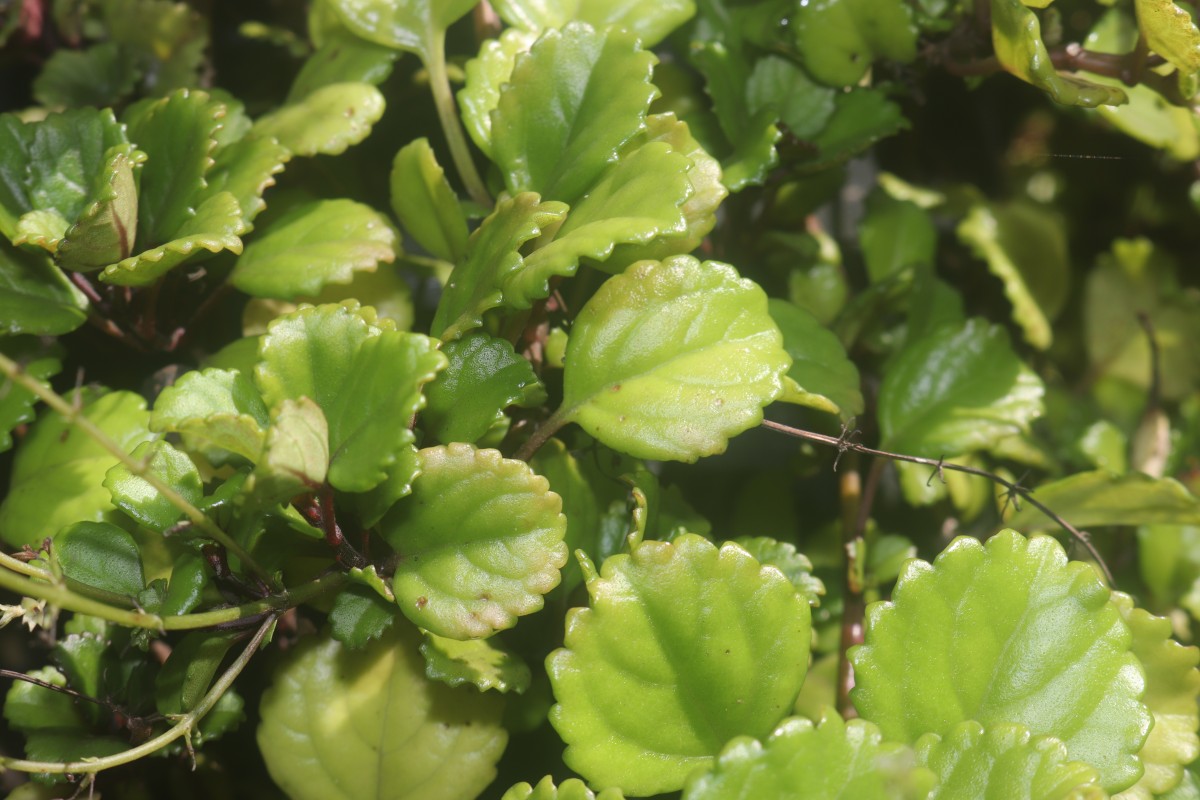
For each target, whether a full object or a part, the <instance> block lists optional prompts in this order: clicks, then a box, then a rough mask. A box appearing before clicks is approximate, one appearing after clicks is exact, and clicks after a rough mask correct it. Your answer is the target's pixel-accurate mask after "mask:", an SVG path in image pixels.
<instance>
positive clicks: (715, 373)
mask: <svg viewBox="0 0 1200 800" xmlns="http://www.w3.org/2000/svg"><path fill="white" fill-rule="evenodd" d="M781 345H782V336H781V335H780V333H779V329H778V328H777V327H776V325H775V323H774V322H773V321H772V320H771V317H770V315H769V314H768V313H767V303H766V295H764V294H763V292H762V290H761V289H759V288H758V287H757V286H756V285H755V284H754V283H752V282H750V281H748V280H745V279H743V278H741V277H739V276H738V274H737V272H736V271H734V269H733V268H732V267H730V266H728V265H727V264H720V263H718V262H715V261H706V262H704V263H701V262H699V261H697V260H696V259H695V258H692V257H690V256H677V257H675V258H671V259H668V260H666V261H663V262H652V261H647V262H642V263H640V264H638V265H636V266H634V267H631V268H630V269H629V270H628V271H627V272H625V273H624V274H622V275H618V276H616V277H614V278H610V279H609V280H608V281H607V282H606V283H605V284H604V285H603V286H602V287H601V288H600V290H599V291H598V292H597V293H596V294H595V295H594V296H593V297H592V299H591V300H589V301H588V303H587V305H586V306H584V308H583V309H582V310H581V311H580V312H579V316H578V317H577V318H576V320H575V327H574V330H573V331H572V333H571V339H570V341H569V343H568V345H567V355H566V371H565V374H564V378H563V380H564V388H563V406H562V409H561V410H560V411H559V413H560V414H562V415H563V416H564V417H565V418H566V419H568V420H571V421H574V422H577V423H578V424H579V425H581V426H582V427H583V428H584V429H585V430H587V431H588V433H590V434H592V435H593V436H595V437H596V438H597V439H599V440H600V441H602V442H604V443H605V444H608V445H609V446H612V447H614V448H616V449H618V450H621V451H623V452H626V453H629V454H630V455H634V456H637V457H641V458H656V459H673V460H677V461H695V460H696V459H697V458H700V457H701V456H706V455H711V454H713V453H720V452H723V451H724V449H725V446H726V443H727V441H728V439H729V438H730V437H731V436H735V435H737V434H738V433H741V432H742V431H744V430H746V429H747V428H749V427H751V426H753V425H756V424H758V423H759V422H760V421H761V420H762V407H763V406H764V405H766V404H767V403H769V402H771V401H772V400H774V399H775V398H776V397H778V396H779V394H780V392H781V390H782V377H783V373H784V371H785V370H786V369H787V367H788V363H789V361H790V358H789V357H788V355H787V353H786V352H785V351H784V350H783V348H782V346H781Z"/></svg>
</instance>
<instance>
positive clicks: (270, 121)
mask: <svg viewBox="0 0 1200 800" xmlns="http://www.w3.org/2000/svg"><path fill="white" fill-rule="evenodd" d="M383 107H384V101H383V95H382V94H381V93H380V91H379V90H378V89H376V88H375V87H374V86H372V85H371V84H369V83H334V84H330V85H329V86H322V87H321V88H320V89H317V90H316V91H314V92H312V93H311V94H309V95H307V96H305V97H304V98H303V99H301V100H299V101H297V102H295V103H292V104H291V105H286V106H283V107H282V108H280V109H279V110H277V111H272V112H271V113H269V114H267V115H266V116H264V117H261V118H260V119H259V120H258V121H257V122H255V123H254V127H253V128H252V129H251V133H252V134H253V135H255V136H263V137H274V138H275V139H277V140H279V143H280V144H281V145H283V146H284V147H286V148H287V149H288V150H290V151H292V153H294V154H295V155H298V156H315V155H318V154H321V155H330V156H336V155H339V154H341V153H344V152H346V150H347V149H348V148H349V147H350V146H351V145H356V144H358V143H359V142H361V141H362V140H363V139H365V138H367V135H368V134H370V132H371V127H372V126H373V125H374V124H375V123H376V122H378V121H379V118H380V117H382V116H383Z"/></svg>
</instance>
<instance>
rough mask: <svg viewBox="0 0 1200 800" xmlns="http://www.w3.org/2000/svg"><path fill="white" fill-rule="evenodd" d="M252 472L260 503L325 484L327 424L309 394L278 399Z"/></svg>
mask: <svg viewBox="0 0 1200 800" xmlns="http://www.w3.org/2000/svg"><path fill="white" fill-rule="evenodd" d="M255 460H256V461H257V462H258V463H257V465H256V466H255V468H254V472H253V474H252V475H251V480H252V481H253V483H252V484H251V485H250V486H249V488H250V489H252V490H253V491H254V492H255V494H256V496H257V498H258V500H259V504H260V505H263V506H266V505H273V504H275V503H280V502H286V501H288V500H290V499H291V498H292V497H294V496H296V495H297V494H300V493H301V492H311V491H313V490H315V489H317V488H319V487H320V486H321V485H322V484H323V483H325V475H326V472H327V470H328V467H329V426H328V424H327V422H326V420H325V415H324V414H322V413H321V408H320V406H318V405H317V404H316V403H314V402H313V401H312V400H311V399H309V398H308V397H301V398H300V399H299V400H292V399H290V398H287V399H284V400H282V401H280V402H279V404H278V405H276V406H275V408H274V409H273V413H272V415H271V427H270V428H268V429H267V438H266V442H265V444H264V446H263V451H262V454H261V455H260V456H259V457H258V458H257V459H255Z"/></svg>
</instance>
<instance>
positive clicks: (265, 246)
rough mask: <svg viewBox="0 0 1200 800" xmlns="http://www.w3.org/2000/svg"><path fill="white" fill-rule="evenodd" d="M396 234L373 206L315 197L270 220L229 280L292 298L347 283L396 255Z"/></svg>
mask: <svg viewBox="0 0 1200 800" xmlns="http://www.w3.org/2000/svg"><path fill="white" fill-rule="evenodd" d="M395 248H396V234H395V232H394V231H393V230H392V228H391V226H390V225H388V223H387V221H386V220H385V219H383V217H381V216H380V215H379V214H378V213H376V212H375V211H374V209H372V208H370V207H369V206H365V205H363V204H362V203H355V202H353V201H351V200H317V201H315V202H312V203H306V204H304V205H302V206H298V207H296V208H294V209H292V210H291V211H289V212H288V213H287V214H285V215H284V216H282V217H280V218H279V219H276V220H274V221H272V223H271V225H270V226H268V227H267V228H266V229H265V230H263V231H261V232H260V233H259V234H258V235H257V236H255V237H254V241H252V242H251V243H250V245H249V246H248V247H247V248H246V251H245V252H244V253H243V254H242V257H241V258H239V259H238V261H237V264H236V266H234V269H233V273H232V274H231V275H230V277H229V279H230V281H231V282H232V283H233V285H234V286H236V287H237V288H238V289H241V290H242V291H243V292H246V293H247V294H252V295H255V296H256V297H277V298H280V299H283V300H291V299H294V298H296V297H301V296H312V295H315V294H318V293H319V292H320V291H321V290H322V289H323V288H324V287H325V286H326V285H328V284H331V283H338V284H345V283H349V282H350V281H351V280H352V279H353V277H354V273H355V272H360V271H368V272H370V271H374V270H375V269H377V268H378V266H379V263H380V262H389V263H390V262H391V261H393V260H394V259H395V257H396V252H395Z"/></svg>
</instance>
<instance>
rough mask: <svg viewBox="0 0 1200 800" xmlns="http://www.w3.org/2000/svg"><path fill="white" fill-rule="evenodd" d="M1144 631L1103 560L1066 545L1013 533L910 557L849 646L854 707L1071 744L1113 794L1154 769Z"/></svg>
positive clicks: (940, 727) (889, 719) (927, 723)
mask: <svg viewBox="0 0 1200 800" xmlns="http://www.w3.org/2000/svg"><path fill="white" fill-rule="evenodd" d="M1132 646H1133V636H1132V634H1131V633H1130V630H1129V626H1128V625H1126V623H1125V622H1124V621H1123V620H1122V619H1121V615H1120V613H1119V611H1118V610H1117V608H1116V607H1115V606H1114V605H1113V604H1111V603H1110V602H1109V591H1108V589H1106V588H1105V587H1104V586H1103V584H1101V583H1100V581H1099V579H1098V578H1097V576H1096V573H1095V572H1094V571H1093V570H1092V568H1091V567H1089V566H1087V565H1086V564H1082V563H1078V562H1076V563H1069V562H1068V561H1067V557H1066V554H1065V553H1064V552H1063V549H1062V546H1061V545H1059V544H1058V542H1056V541H1055V540H1053V539H1051V538H1049V537H1045V536H1037V537H1034V538H1033V539H1028V540H1027V539H1026V538H1025V537H1023V536H1021V535H1020V534H1018V533H1016V532H1014V531H1003V532H1001V533H999V534H997V535H995V536H993V537H992V538H991V539H989V540H988V542H987V545H986V546H984V545H981V544H980V543H979V542H978V540H976V539H972V538H969V537H965V536H960V537H958V538H957V539H955V540H954V541H953V542H952V543H951V544H950V545H949V546H948V547H947V548H946V549H945V550H943V551H942V553H941V555H939V556H938V557H937V559H936V560H935V562H934V564H933V565H930V564H928V563H926V562H924V561H918V560H914V561H910V562H908V565H907V566H906V567H905V569H904V571H903V573H901V575H900V579H899V581H898V582H897V583H896V588H895V591H894V592H893V594H892V600H891V601H890V602H886V603H876V604H874V605H872V606H870V607H869V608H868V610H867V621H866V640H865V644H863V645H861V646H860V647H857V648H855V649H853V650H852V651H851V656H850V658H851V661H852V663H853V665H854V675H855V688H854V690H853V692H852V698H853V700H854V704H855V707H856V708H857V709H858V711H859V713H860V714H861V715H862V717H863V718H864V719H869V720H871V721H872V722H874V723H875V724H877V725H878V726H879V727H880V729H881V730H882V731H883V733H884V736H886V737H888V738H889V739H892V740H895V741H901V742H914V741H916V740H917V739H918V738H919V737H920V736H922V735H924V734H926V733H936V734H938V735H940V736H948V735H950V733H951V732H952V731H953V730H954V728H955V727H956V726H957V725H958V723H960V722H963V721H966V720H976V721H978V722H979V723H981V724H982V725H983V726H984V727H988V726H990V725H993V724H996V723H1015V724H1019V725H1023V726H1025V727H1026V728H1028V729H1029V731H1030V732H1031V733H1032V734H1033V735H1034V736H1053V737H1055V738H1057V739H1060V740H1062V742H1063V743H1064V744H1065V745H1066V748H1067V756H1068V758H1070V759H1071V760H1073V761H1083V762H1086V763H1088V764H1090V765H1091V766H1093V767H1095V768H1096V770H1097V772H1098V773H1099V774H1100V782H1101V785H1102V786H1103V787H1104V788H1105V790H1106V791H1110V792H1115V791H1119V790H1121V789H1124V788H1126V787H1128V786H1131V785H1132V784H1133V783H1135V782H1136V781H1137V780H1138V778H1140V777H1141V774H1142V765H1141V763H1140V761H1139V760H1138V758H1137V753H1138V752H1139V751H1140V750H1141V749H1142V746H1143V744H1144V743H1145V741H1146V735H1147V734H1148V733H1149V729H1150V724H1151V715H1150V712H1149V710H1148V709H1147V708H1146V706H1145V705H1143V704H1142V702H1141V697H1142V694H1143V693H1144V691H1145V685H1146V684H1145V676H1144V674H1143V672H1142V668H1141V665H1140V664H1139V663H1138V660H1137V658H1136V656H1135V654H1134V653H1133V652H1132V651H1131V648H1132Z"/></svg>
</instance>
